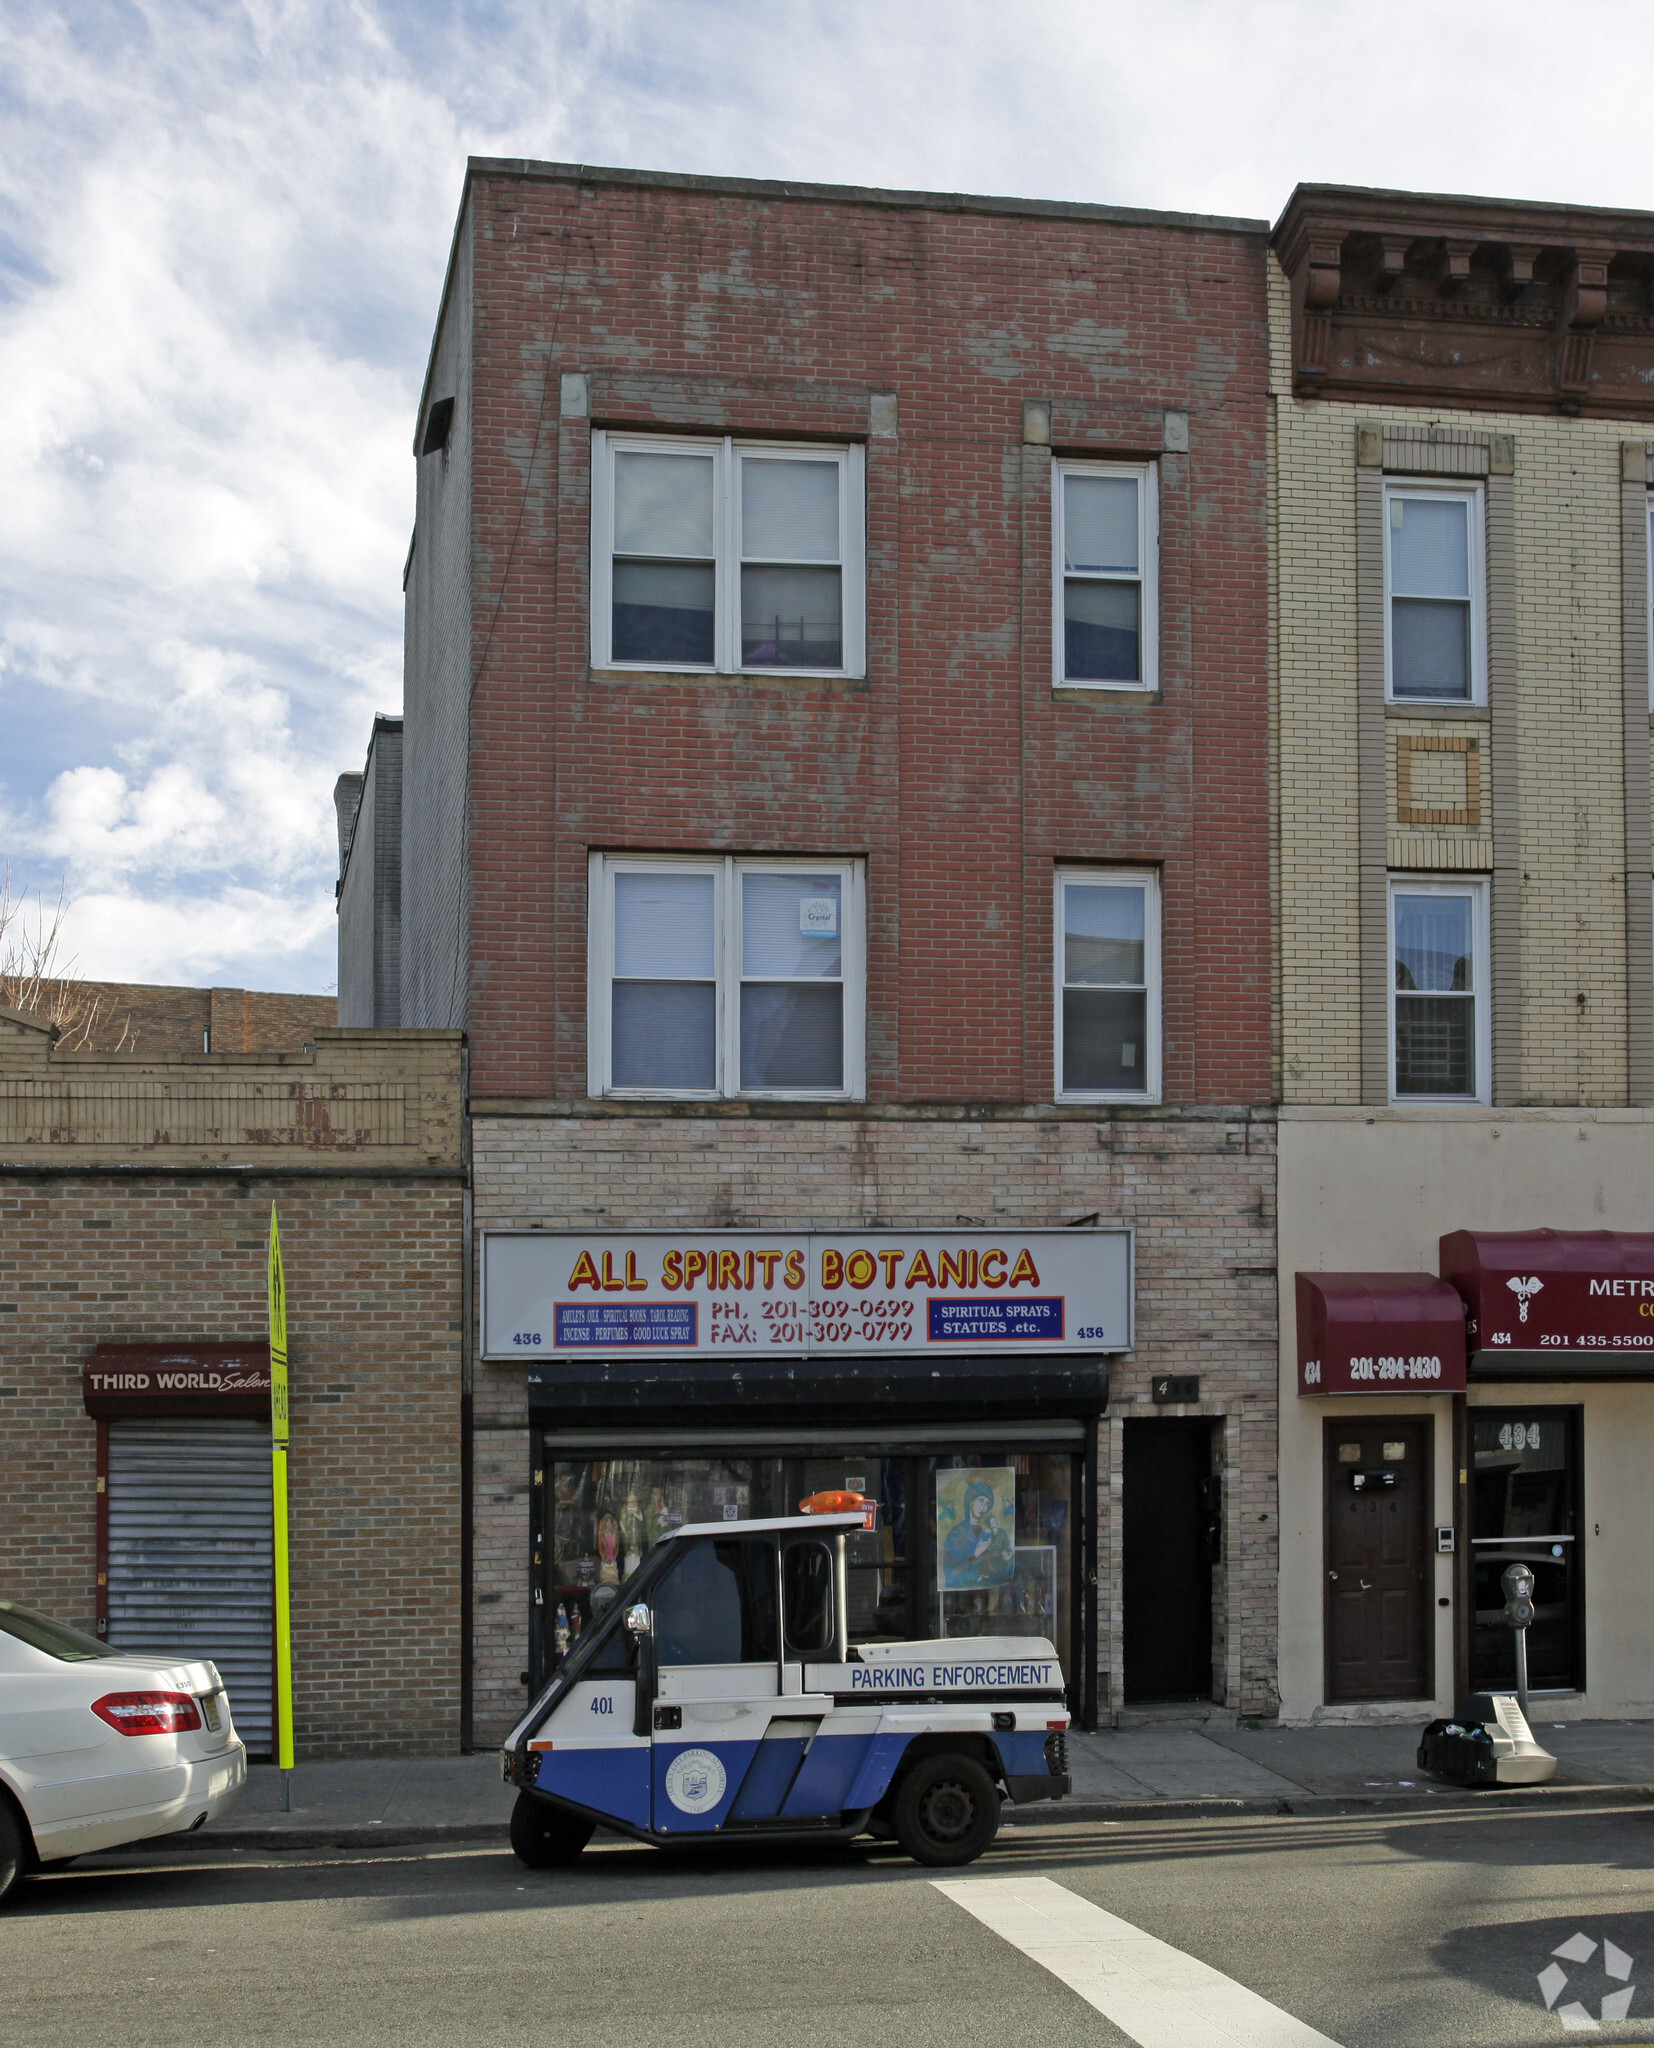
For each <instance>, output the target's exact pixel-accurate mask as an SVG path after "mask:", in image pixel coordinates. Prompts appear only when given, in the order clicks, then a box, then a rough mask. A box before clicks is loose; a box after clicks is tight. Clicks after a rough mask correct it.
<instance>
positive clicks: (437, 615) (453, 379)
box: [400, 222, 501, 1029]
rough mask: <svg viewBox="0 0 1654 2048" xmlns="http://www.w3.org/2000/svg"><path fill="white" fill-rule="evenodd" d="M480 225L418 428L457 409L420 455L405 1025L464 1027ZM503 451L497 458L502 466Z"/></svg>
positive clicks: (407, 772) (405, 829) (411, 616)
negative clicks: (442, 439) (442, 402)
mask: <svg viewBox="0 0 1654 2048" xmlns="http://www.w3.org/2000/svg"><path fill="white" fill-rule="evenodd" d="M471 318H472V293H471V228H470V224H469V223H468V222H462V223H461V226H460V230H459V234H458V236H457V237H456V240H455V244H454V268H453V273H452V277H451V280H450V291H449V295H448V299H447V303H446V305H445V306H444V309H443V316H442V319H441V322H440V325H439V329H438V334H437V339H436V342H435V344H434V346H433V348H432V352H431V363H430V369H429V373H428V377H427V383H426V392H425V399H426V404H425V406H424V407H423V408H422V409H421V413H420V417H419V419H418V421H417V422H416V439H415V444H414V445H415V448H416V450H417V449H418V448H419V447H421V446H423V441H424V429H425V422H426V418H427V416H428V411H429V405H430V403H431V402H432V401H434V400H438V399H443V398H452V399H453V400H454V414H453V424H452V427H451V429H450V432H449V436H448V444H447V446H446V447H445V448H443V449H441V450H433V452H432V453H431V454H429V455H420V456H418V457H417V470H416V476H417V484H416V493H417V495H416V502H415V521H414V537H413V541H412V544H411V549H410V554H409V560H408V575H407V583H406V594H405V597H404V613H405V618H406V628H405V630H406V636H407V638H406V653H405V661H404V675H403V688H402V700H403V712H404V731H403V757H402V767H403V802H404V805H405V809H404V811H403V815H402V857H403V867H402V889H403V899H402V910H403V918H402V963H401V974H400V1000H401V1005H402V1009H401V1021H402V1022H404V1023H406V1024H413V1025H420V1026H424V1027H428V1028H435V1029H444V1028H447V1027H449V1026H455V1027H458V1026H462V1025H463V1024H464V1022H465V997H466V980H465V971H464V968H463V967H462V965H461V961H462V960H463V958H464V949H465V946H466V940H467V931H468V921H469V908H468V893H467V892H468V876H467V871H466V827H467V824H468V822H469V815H468V809H467V799H466V777H467V773H468V771H469V768H470V749H469V743H468V740H467V736H466V719H467V715H468V709H469V705H470V685H471V660H472V637H471V573H472V571H471V471H472V459H473V426H472V413H471ZM500 452H501V451H499V450H498V449H496V450H495V451H494V455H495V458H496V459H498V457H499V455H500Z"/></svg>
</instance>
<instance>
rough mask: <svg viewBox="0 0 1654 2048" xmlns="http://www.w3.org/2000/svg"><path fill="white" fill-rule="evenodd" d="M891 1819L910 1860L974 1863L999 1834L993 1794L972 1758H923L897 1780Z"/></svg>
mask: <svg viewBox="0 0 1654 2048" xmlns="http://www.w3.org/2000/svg"><path fill="white" fill-rule="evenodd" d="M895 1821H896V1839H897V1841H899V1842H900V1843H901V1845H902V1847H903V1848H904V1849H905V1850H906V1851H907V1853H908V1854H909V1855H910V1856H911V1857H912V1858H913V1860H914V1862H915V1863H928V1864H931V1865H944V1864H949V1863H974V1862H975V1860H976V1859H977V1857H978V1856H980V1855H981V1854H982V1852H983V1850H984V1849H986V1848H987V1846H988V1844H989V1843H990V1842H991V1841H992V1840H993V1838H994V1836H995V1835H996V1834H998V1832H999V1792H998V1789H997V1788H996V1786H995V1784H994V1781H993V1779H992V1778H990V1777H989V1776H988V1773H987V1772H986V1771H985V1770H984V1769H983V1768H982V1766H981V1765H980V1764H979V1763H978V1762H977V1761H976V1760H975V1758H974V1757H968V1756H932V1757H926V1758H925V1760H924V1761H923V1762H922V1763H919V1764H915V1765H914V1767H913V1769H912V1770H911V1771H909V1772H908V1774H907V1776H906V1777H905V1778H904V1779H903V1780H902V1785H901V1790H900V1791H899V1792H898V1793H897V1794H896V1812H895Z"/></svg>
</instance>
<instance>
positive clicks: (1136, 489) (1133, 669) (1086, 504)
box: [1051, 462, 1160, 690]
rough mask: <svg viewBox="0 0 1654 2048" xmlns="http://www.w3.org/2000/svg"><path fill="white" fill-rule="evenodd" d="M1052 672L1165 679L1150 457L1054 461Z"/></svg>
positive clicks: (1083, 682) (1142, 682)
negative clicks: (1161, 666) (1147, 459)
mask: <svg viewBox="0 0 1654 2048" xmlns="http://www.w3.org/2000/svg"><path fill="white" fill-rule="evenodd" d="M1051 489H1052V494H1053V496H1052V513H1051V525H1052V535H1053V541H1054V548H1053V553H1054V558H1055V559H1054V574H1053V576H1052V579H1051V580H1052V598H1053V612H1052V645H1053V648H1054V650H1055V671H1054V674H1055V680H1056V681H1057V682H1058V683H1060V684H1064V685H1069V684H1073V685H1077V686H1079V687H1081V688H1085V689H1095V690H1152V689H1155V688H1157V687H1158V681H1157V678H1158V667H1157V664H1158V658H1159V647H1158V641H1159V631H1158V627H1159V612H1160V604H1159V598H1158V595H1157V591H1158V573H1157V572H1158V562H1157V557H1158V554H1159V537H1160V520H1159V509H1158V498H1157V495H1156V491H1155V467H1154V464H1153V463H1152V462H1129V463H1128V462H1054V463H1052V465H1051Z"/></svg>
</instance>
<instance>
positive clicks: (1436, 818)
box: [1396, 733, 1482, 831]
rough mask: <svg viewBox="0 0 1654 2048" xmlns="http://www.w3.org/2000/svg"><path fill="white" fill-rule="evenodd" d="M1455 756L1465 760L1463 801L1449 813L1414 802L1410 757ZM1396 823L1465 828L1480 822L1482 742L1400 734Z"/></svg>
mask: <svg viewBox="0 0 1654 2048" xmlns="http://www.w3.org/2000/svg"><path fill="white" fill-rule="evenodd" d="M1415 754H1458V755H1460V756H1462V758H1463V760H1464V791H1465V800H1464V802H1463V804H1462V805H1460V806H1458V807H1457V808H1456V809H1452V810H1440V809H1436V810H1432V809H1430V808H1429V807H1428V806H1421V805H1419V804H1415V803H1414V801H1413V756H1414V755H1415ZM1396 823H1397V824H1398V825H1467V826H1469V828H1470V829H1471V830H1472V831H1479V830H1480V829H1481V823H1482V747H1481V741H1480V740H1476V739H1469V738H1465V737H1459V736H1446V735H1438V734H1435V733H1430V734H1423V733H1401V734H1398V735H1397V738H1396Z"/></svg>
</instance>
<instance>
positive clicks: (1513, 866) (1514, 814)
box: [1487, 456, 1522, 1104]
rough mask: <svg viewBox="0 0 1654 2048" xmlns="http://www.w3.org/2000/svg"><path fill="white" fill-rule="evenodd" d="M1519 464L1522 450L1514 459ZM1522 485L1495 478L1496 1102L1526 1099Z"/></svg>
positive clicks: (1491, 581)
mask: <svg viewBox="0 0 1654 2048" xmlns="http://www.w3.org/2000/svg"><path fill="white" fill-rule="evenodd" d="M1512 467H1513V468H1514V456H1513V458H1512ZM1516 620H1517V592H1516V486H1515V483H1514V480H1513V478H1512V476H1511V475H1510V474H1509V473H1506V474H1501V475H1490V476H1489V478H1488V481H1487V702H1488V718H1489V731H1488V765H1489V769H1490V779H1491V781H1492V785H1493V789H1492V797H1493V889H1492V898H1493V901H1492V914H1491V920H1490V923H1491V932H1490V938H1491V944H1490V948H1489V952H1490V956H1491V957H1490V976H1491V981H1492V988H1491V991H1490V994H1491V999H1492V1004H1493V1100H1494V1101H1495V1103H1499V1104H1504V1103H1515V1102H1520V1101H1521V1100H1522V845H1521V819H1520V806H1519V801H1518V790H1519V788H1520V783H1519V777H1518V748H1517V729H1516V688H1517V645H1516Z"/></svg>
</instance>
